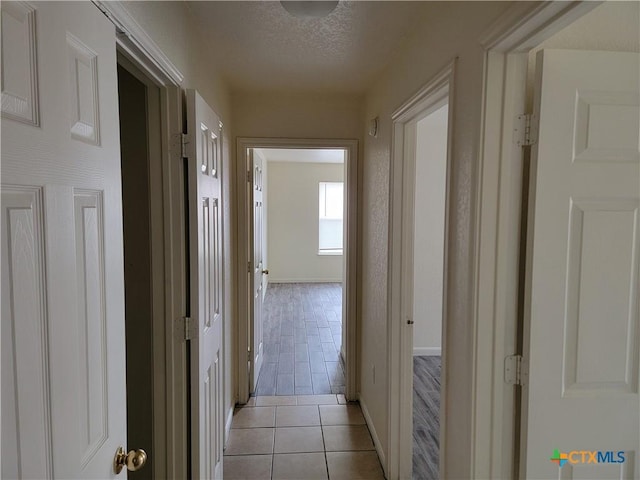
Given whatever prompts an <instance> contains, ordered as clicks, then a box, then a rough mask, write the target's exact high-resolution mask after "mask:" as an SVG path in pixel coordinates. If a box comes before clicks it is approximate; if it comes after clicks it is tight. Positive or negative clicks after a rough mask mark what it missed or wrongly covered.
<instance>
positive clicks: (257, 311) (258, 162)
mask: <svg viewBox="0 0 640 480" xmlns="http://www.w3.org/2000/svg"><path fill="white" fill-rule="evenodd" d="M248 161H249V165H248V166H247V167H248V171H249V172H251V177H250V178H251V179H252V188H251V193H250V197H251V198H250V202H249V205H251V212H250V215H249V222H250V225H249V227H250V232H251V234H252V237H250V238H252V239H253V241H252V242H251V243H250V247H249V248H250V252H249V258H250V265H251V268H250V269H249V270H250V272H249V288H250V290H249V291H250V292H252V295H251V301H250V303H251V306H250V312H251V314H250V316H249V318H250V319H251V328H250V332H251V338H250V342H249V344H250V348H251V351H250V355H249V358H250V361H249V363H250V365H249V371H250V372H251V384H250V385H251V388H250V391H251V393H254V392H255V391H256V387H257V385H258V377H259V376H260V368H262V360H263V358H264V356H263V353H264V352H263V303H264V294H263V293H264V273H263V270H264V262H263V252H262V245H263V236H264V232H263V222H264V211H263V199H262V191H263V186H262V178H263V175H262V170H263V165H262V158H261V157H260V156H259V155H257V154H256V153H255V152H254V151H253V149H250V150H249V157H248Z"/></svg>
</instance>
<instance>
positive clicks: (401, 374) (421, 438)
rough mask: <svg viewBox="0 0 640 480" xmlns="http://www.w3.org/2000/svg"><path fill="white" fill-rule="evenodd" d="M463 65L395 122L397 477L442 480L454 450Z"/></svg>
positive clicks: (393, 468)
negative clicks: (451, 289) (453, 208)
mask: <svg viewBox="0 0 640 480" xmlns="http://www.w3.org/2000/svg"><path fill="white" fill-rule="evenodd" d="M454 75H455V60H454V61H453V62H452V63H451V64H449V65H447V66H446V67H445V68H444V69H443V70H442V71H441V72H440V73H439V74H438V75H436V76H435V77H434V78H433V79H432V80H431V81H430V82H429V83H428V84H427V85H425V86H424V87H423V88H422V89H421V90H420V91H419V92H417V93H416V94H415V95H414V96H413V97H412V98H411V99H409V100H408V101H407V102H406V103H405V104H404V105H402V106H401V107H400V108H399V109H398V110H397V111H396V112H395V113H394V114H393V115H392V119H393V139H394V140H393V141H394V145H395V146H394V151H393V158H392V165H391V170H392V178H393V182H392V185H391V192H390V193H391V228H392V229H393V233H392V235H391V247H390V268H391V277H390V283H389V287H390V290H389V294H390V316H391V318H390V322H391V331H390V336H389V350H390V369H391V373H390V379H391V385H390V394H389V415H390V430H391V432H392V434H393V435H397V438H398V442H397V444H396V445H391V446H390V447H391V448H390V455H389V456H390V461H389V469H390V476H392V477H396V476H397V477H399V478H438V477H440V476H442V475H441V473H440V472H441V462H440V459H442V458H444V456H445V453H444V447H445V445H446V442H445V438H446V422H445V420H446V407H447V382H446V378H447V376H446V371H447V358H448V357H447V265H448V261H447V259H448V253H447V245H448V244H449V236H450V232H449V226H448V225H449V222H448V217H449V214H448V195H449V193H448V192H449V170H450V163H451V160H450V158H451V137H452V135H451V125H452V123H453V122H452V118H451V116H450V115H449V105H450V104H451V98H452V96H453V85H454Z"/></svg>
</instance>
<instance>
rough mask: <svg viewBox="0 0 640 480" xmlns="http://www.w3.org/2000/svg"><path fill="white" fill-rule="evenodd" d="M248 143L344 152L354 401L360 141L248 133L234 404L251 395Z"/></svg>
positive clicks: (352, 396)
mask: <svg viewBox="0 0 640 480" xmlns="http://www.w3.org/2000/svg"><path fill="white" fill-rule="evenodd" d="M250 148H309V149H326V148H341V149H344V150H345V151H346V152H347V155H346V159H345V164H346V165H345V166H346V174H345V185H346V194H345V196H346V204H347V208H346V217H345V220H344V221H345V225H346V228H345V230H344V232H345V233H344V237H345V241H344V244H345V246H346V248H345V253H344V254H345V265H346V275H345V280H344V285H346V290H345V292H343V302H344V308H343V312H344V313H345V315H344V319H343V321H344V322H346V328H347V330H346V336H345V342H344V345H345V347H346V348H345V350H346V351H345V352H344V353H345V358H344V362H345V367H346V368H345V383H346V388H345V396H346V397H347V399H348V400H356V399H357V396H358V385H359V383H358V381H359V380H358V378H359V377H358V375H359V372H358V349H357V345H358V341H357V338H358V337H357V335H358V323H359V322H358V309H357V305H358V283H357V278H358V276H359V273H358V272H359V262H358V238H359V235H360V234H359V221H358V202H359V200H358V199H359V195H358V183H359V182H358V171H359V166H358V164H359V161H358V141H357V140H344V139H302V138H249V137H239V138H238V139H237V144H236V157H237V158H236V169H237V170H236V212H238V224H237V238H236V242H237V245H238V250H237V251H238V257H237V264H236V278H237V289H236V294H237V296H236V302H237V304H236V308H237V310H236V311H237V312H238V317H237V318H238V322H237V328H238V330H237V337H236V338H237V339H238V350H237V352H238V362H237V368H238V371H237V379H238V392H237V401H238V403H241V404H244V403H246V402H247V401H248V400H249V382H250V372H249V369H248V367H247V350H248V346H249V345H248V334H249V333H248V332H250V331H251V329H250V323H249V322H250V321H251V318H250V313H249V312H250V309H249V303H248V302H249V299H250V298H251V295H250V294H249V285H248V280H247V275H246V270H247V262H248V261H249V259H248V258H247V257H248V256H247V252H249V249H250V248H249V247H250V243H249V242H251V239H250V238H249V232H248V229H247V226H248V218H247V212H248V210H247V205H246V203H247V199H248V198H249V197H248V191H247V188H248V185H249V182H247V168H246V165H247V151H248V149H250Z"/></svg>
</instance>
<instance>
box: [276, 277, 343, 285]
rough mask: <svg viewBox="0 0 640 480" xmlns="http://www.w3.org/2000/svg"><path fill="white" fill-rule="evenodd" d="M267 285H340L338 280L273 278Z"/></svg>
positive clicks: (340, 279) (339, 279)
mask: <svg viewBox="0 0 640 480" xmlns="http://www.w3.org/2000/svg"><path fill="white" fill-rule="evenodd" d="M269 283H270V284H271V283H342V277H340V278H273V277H271V279H269Z"/></svg>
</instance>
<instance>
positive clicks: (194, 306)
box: [187, 90, 224, 479]
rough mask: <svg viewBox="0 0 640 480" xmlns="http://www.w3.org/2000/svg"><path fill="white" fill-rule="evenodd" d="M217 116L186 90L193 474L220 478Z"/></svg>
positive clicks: (220, 237) (218, 153) (221, 410)
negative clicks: (191, 324) (191, 321)
mask: <svg viewBox="0 0 640 480" xmlns="http://www.w3.org/2000/svg"><path fill="white" fill-rule="evenodd" d="M221 128H222V124H221V123H220V119H219V118H218V116H217V115H216V114H215V113H214V111H213V110H212V109H211V107H210V106H209V105H207V103H206V102H205V101H204V100H203V99H202V97H201V96H200V95H199V94H198V92H196V91H195V90H187V132H188V133H187V158H188V160H187V161H188V177H189V180H188V181H189V194H188V195H189V264H190V311H191V318H192V319H193V322H194V332H193V334H192V338H191V340H190V342H191V345H190V352H191V387H190V391H191V399H192V400H191V435H192V437H191V442H192V444H191V445H192V447H191V455H192V457H191V460H192V476H193V478H199V479H212V478H222V449H223V436H224V416H223V398H224V397H223V387H222V385H223V376H224V369H223V367H222V362H223V359H224V355H223V352H222V298H223V297H222V218H221V217H220V212H221V211H222V208H221V204H220V202H221V198H222V197H221V189H220V174H221V172H222V168H221V167H222V163H221V162H222V158H221V152H222V148H221V147H222V146H221V138H222V136H221Z"/></svg>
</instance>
